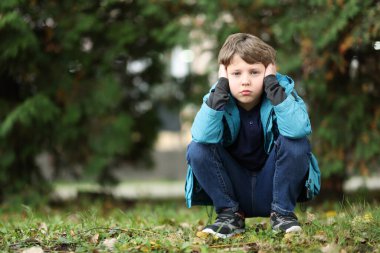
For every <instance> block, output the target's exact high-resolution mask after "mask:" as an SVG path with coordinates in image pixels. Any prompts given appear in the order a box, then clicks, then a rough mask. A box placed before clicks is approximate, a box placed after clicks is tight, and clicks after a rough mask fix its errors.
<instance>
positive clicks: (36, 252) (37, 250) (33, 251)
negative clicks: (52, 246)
mask: <svg viewBox="0 0 380 253" xmlns="http://www.w3.org/2000/svg"><path fill="white" fill-rule="evenodd" d="M22 253H44V251H43V249H42V248H41V247H31V248H29V249H25V250H23V251H22Z"/></svg>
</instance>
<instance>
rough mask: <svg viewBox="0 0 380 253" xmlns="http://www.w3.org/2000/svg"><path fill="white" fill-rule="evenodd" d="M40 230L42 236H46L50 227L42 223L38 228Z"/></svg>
mask: <svg viewBox="0 0 380 253" xmlns="http://www.w3.org/2000/svg"><path fill="white" fill-rule="evenodd" d="M38 230H39V231H40V232H41V233H42V234H44V235H45V234H46V233H47V230H48V227H47V225H46V223H45V222H41V223H40V225H39V226H38Z"/></svg>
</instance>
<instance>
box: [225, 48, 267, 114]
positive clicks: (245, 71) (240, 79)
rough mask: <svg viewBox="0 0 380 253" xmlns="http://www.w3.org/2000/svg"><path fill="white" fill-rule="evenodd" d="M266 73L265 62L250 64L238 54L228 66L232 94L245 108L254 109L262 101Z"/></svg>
mask: <svg viewBox="0 0 380 253" xmlns="http://www.w3.org/2000/svg"><path fill="white" fill-rule="evenodd" d="M264 74H265V66H264V64H262V63H255V64H249V63H247V62H245V61H244V60H243V59H242V58H241V57H240V56H238V55H236V54H235V55H234V56H233V58H232V60H231V63H230V64H229V65H228V66H227V77H228V81H229V84H230V91H231V94H232V96H234V98H236V100H237V101H238V104H239V105H240V106H241V107H242V108H244V109H245V110H250V109H252V108H253V107H255V106H256V105H257V104H258V103H259V102H260V99H261V95H262V94H263V90H264V85H263V81H264Z"/></svg>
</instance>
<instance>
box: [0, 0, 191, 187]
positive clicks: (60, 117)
mask: <svg viewBox="0 0 380 253" xmlns="http://www.w3.org/2000/svg"><path fill="white" fill-rule="evenodd" d="M187 9H188V10H189V11H190V6H188V5H186V4H185V3H175V2H173V3H170V2H161V3H158V4H151V1H148V0H142V1H116V0H95V1H72V0H68V1H42V0H41V1H40V0H4V1H0V83H1V85H0V156H1V159H0V183H1V185H2V190H6V192H20V190H22V189H24V190H25V189H28V187H29V186H36V185H41V175H40V174H39V170H38V169H37V168H36V163H35V158H36V156H37V155H38V154H40V153H41V152H44V151H47V152H49V153H50V154H52V155H53V157H54V165H55V167H56V168H57V169H65V170H69V169H70V168H72V167H74V165H76V164H80V165H81V166H83V168H84V169H83V170H84V173H85V174H86V175H90V176H92V177H93V178H97V177H101V178H103V175H104V172H106V171H107V167H108V166H110V165H116V164H117V163H118V162H120V161H125V160H129V161H134V160H143V161H149V157H150V154H149V153H150V150H151V147H152V144H153V142H154V141H155V137H156V135H157V131H158V128H159V124H160V122H159V120H158V118H157V110H156V105H157V103H158V102H159V101H158V100H157V99H155V98H154V97H153V96H152V93H153V92H152V91H153V90H154V87H155V86H157V84H160V83H162V82H163V80H164V78H165V73H166V72H165V65H164V61H165V53H166V52H167V51H168V50H169V49H172V48H173V47H174V45H178V44H184V43H185V42H186V40H185V39H184V38H186V35H187V34H188V28H187V27H186V25H183V24H181V28H180V29H179V26H180V22H179V20H180V18H181V17H182V16H183V11H182V10H187ZM179 89H181V88H180V87H179Z"/></svg>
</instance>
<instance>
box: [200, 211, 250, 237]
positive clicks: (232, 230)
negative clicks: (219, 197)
mask: <svg viewBox="0 0 380 253" xmlns="http://www.w3.org/2000/svg"><path fill="white" fill-rule="evenodd" d="M202 232H203V233H207V234H213V235H215V236H216V237H218V238H228V237H231V236H233V235H236V234H240V233H243V232H245V221H244V216H243V215H242V214H240V213H238V212H236V213H234V212H232V211H230V210H228V211H223V212H221V213H219V214H218V216H217V217H216V220H215V223H214V224H211V225H208V226H206V227H205V228H204V229H203V230H202Z"/></svg>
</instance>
